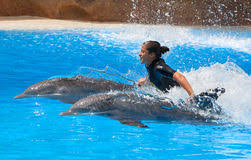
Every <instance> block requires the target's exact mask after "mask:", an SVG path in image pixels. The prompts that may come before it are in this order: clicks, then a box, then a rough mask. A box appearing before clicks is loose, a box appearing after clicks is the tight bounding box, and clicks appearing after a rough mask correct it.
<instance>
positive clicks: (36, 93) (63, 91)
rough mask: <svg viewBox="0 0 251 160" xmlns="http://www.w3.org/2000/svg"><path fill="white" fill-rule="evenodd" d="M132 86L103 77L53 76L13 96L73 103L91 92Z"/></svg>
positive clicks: (95, 92)
mask: <svg viewBox="0 0 251 160" xmlns="http://www.w3.org/2000/svg"><path fill="white" fill-rule="evenodd" d="M132 87H133V86H132V85H125V84H122V83H117V82H114V81H110V80H105V79H103V78H90V77H84V76H76V77H67V78H53V79H48V80H45V81H41V82H38V83H36V84H33V85H32V86H30V87H28V88H27V89H26V90H25V91H24V92H23V93H22V94H20V95H17V96H16V97H14V98H15V99H20V98H30V97H43V98H50V99H57V100H59V101H61V102H64V103H71V104H73V103H75V102H77V101H78V100H80V99H82V98H84V97H87V96H89V95H92V94H97V93H102V92H107V91H110V90H120V91H122V90H125V89H129V88H132Z"/></svg>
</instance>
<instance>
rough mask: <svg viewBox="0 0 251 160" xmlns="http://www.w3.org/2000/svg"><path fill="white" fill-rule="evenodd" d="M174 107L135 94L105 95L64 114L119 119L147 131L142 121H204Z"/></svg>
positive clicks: (72, 107)
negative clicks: (92, 115)
mask: <svg viewBox="0 0 251 160" xmlns="http://www.w3.org/2000/svg"><path fill="white" fill-rule="evenodd" d="M163 106H164V107H165V109H164V108H163ZM172 107H173V106H172V104H171V103H170V102H168V101H164V100H156V99H154V98H146V97H145V96H144V95H140V94H137V93H133V92H128V93H126V92H121V93H117V94H111V93H105V94H97V95H92V96H88V97H86V98H83V99H81V100H79V101H78V102H76V103H75V104H73V105H72V106H71V107H70V109H69V110H67V111H65V112H62V113H60V115H88V114H94V115H101V116H107V117H109V118H112V119H116V120H118V121H120V122H121V123H122V124H126V125H131V126H137V127H143V128H147V127H148V126H146V125H145V124H143V123H141V122H140V120H194V119H196V120H198V119H203V118H204V117H202V116H200V115H196V114H195V113H194V112H191V111H185V110H181V109H179V108H172ZM166 108H169V109H166Z"/></svg>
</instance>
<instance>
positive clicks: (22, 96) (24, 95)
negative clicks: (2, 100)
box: [14, 93, 28, 99]
mask: <svg viewBox="0 0 251 160" xmlns="http://www.w3.org/2000/svg"><path fill="white" fill-rule="evenodd" d="M26 97H28V96H27V95H26V94H24V93H22V94H19V95H17V96H15V97H14V99H20V98H26Z"/></svg>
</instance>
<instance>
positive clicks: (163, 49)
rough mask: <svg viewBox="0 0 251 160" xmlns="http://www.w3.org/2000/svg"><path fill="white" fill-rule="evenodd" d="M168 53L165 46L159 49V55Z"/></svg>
mask: <svg viewBox="0 0 251 160" xmlns="http://www.w3.org/2000/svg"><path fill="white" fill-rule="evenodd" d="M168 51H169V48H168V47H166V46H161V47H160V53H161V54H165V53H166V52H168Z"/></svg>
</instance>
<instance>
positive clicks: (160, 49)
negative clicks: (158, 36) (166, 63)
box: [143, 41, 169, 58]
mask: <svg viewBox="0 0 251 160" xmlns="http://www.w3.org/2000/svg"><path fill="white" fill-rule="evenodd" d="M143 44H144V45H145V47H146V50H148V52H149V53H150V54H151V53H154V54H155V56H156V58H160V57H161V56H162V54H165V53H166V52H167V51H169V48H168V47H166V46H161V45H160V43H159V42H157V41H146V42H144V43H143Z"/></svg>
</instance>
